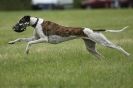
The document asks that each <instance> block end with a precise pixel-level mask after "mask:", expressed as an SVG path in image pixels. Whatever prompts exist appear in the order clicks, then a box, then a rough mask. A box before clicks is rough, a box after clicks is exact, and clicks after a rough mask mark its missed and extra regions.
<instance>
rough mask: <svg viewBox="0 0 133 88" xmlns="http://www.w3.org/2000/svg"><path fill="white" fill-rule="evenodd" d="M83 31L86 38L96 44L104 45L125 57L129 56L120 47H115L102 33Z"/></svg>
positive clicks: (86, 29) (87, 29)
mask: <svg viewBox="0 0 133 88" xmlns="http://www.w3.org/2000/svg"><path fill="white" fill-rule="evenodd" d="M83 31H84V33H85V34H86V35H87V36H88V38H89V39H91V40H92V41H95V42H96V43H99V44H101V45H104V46H106V47H110V48H114V49H116V50H118V51H120V52H122V53H124V54H125V55H127V56H129V55H130V54H129V53H128V52H126V51H125V50H124V49H123V48H121V47H120V46H117V45H115V44H113V43H112V42H110V41H109V40H108V39H107V38H106V37H105V36H104V35H103V34H102V33H100V32H93V31H92V30H91V29H89V28H85V29H84V30H83Z"/></svg>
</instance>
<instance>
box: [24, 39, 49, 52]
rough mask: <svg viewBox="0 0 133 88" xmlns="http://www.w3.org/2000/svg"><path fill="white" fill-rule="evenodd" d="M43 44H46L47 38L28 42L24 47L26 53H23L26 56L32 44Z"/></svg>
mask: <svg viewBox="0 0 133 88" xmlns="http://www.w3.org/2000/svg"><path fill="white" fill-rule="evenodd" d="M43 42H48V39H47V38H40V39H38V40H34V41H30V42H28V44H27V47H26V51H25V52H26V54H28V53H29V49H30V47H31V45H32V44H37V43H43Z"/></svg>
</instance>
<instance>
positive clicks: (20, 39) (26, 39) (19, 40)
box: [8, 37, 36, 44]
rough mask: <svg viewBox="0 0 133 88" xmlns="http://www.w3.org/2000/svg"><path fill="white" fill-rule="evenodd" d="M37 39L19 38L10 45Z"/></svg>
mask: <svg viewBox="0 0 133 88" xmlns="http://www.w3.org/2000/svg"><path fill="white" fill-rule="evenodd" d="M35 39H36V38H35V37H31V38H17V39H15V40H13V41H9V42H8V44H15V43H16V42H29V41H33V40H35Z"/></svg>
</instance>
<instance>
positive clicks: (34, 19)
mask: <svg viewBox="0 0 133 88" xmlns="http://www.w3.org/2000/svg"><path fill="white" fill-rule="evenodd" d="M42 22H43V19H41V18H37V17H30V26H32V27H36V26H37V25H38V24H41V23H42Z"/></svg>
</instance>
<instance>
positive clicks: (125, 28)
mask: <svg viewBox="0 0 133 88" xmlns="http://www.w3.org/2000/svg"><path fill="white" fill-rule="evenodd" d="M127 28H128V26H126V27H124V28H122V29H120V30H106V32H122V31H124V30H125V29H127Z"/></svg>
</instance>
